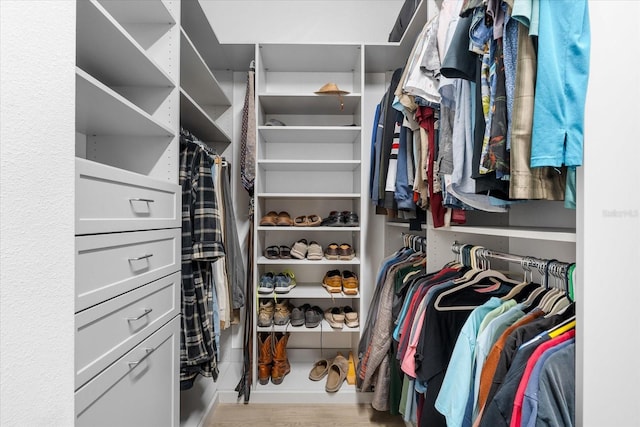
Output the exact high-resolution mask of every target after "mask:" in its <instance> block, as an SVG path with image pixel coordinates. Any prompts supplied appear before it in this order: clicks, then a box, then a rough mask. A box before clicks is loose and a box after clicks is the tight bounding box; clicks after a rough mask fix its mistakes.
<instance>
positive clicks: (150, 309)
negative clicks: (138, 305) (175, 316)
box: [127, 308, 153, 322]
mask: <svg viewBox="0 0 640 427" xmlns="http://www.w3.org/2000/svg"><path fill="white" fill-rule="evenodd" d="M152 311H153V309H152V308H145V309H144V313H142V314H141V315H140V316H138V317H127V322H133V321H134V320H140V319H142V318H143V317H144V316H146V315H148V314H149V313H151V312H152Z"/></svg>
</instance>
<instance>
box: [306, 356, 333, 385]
mask: <svg viewBox="0 0 640 427" xmlns="http://www.w3.org/2000/svg"><path fill="white" fill-rule="evenodd" d="M331 362H332V361H331V360H329V359H320V360H317V361H316V362H315V363H314V364H313V367H312V368H311V372H309V379H310V380H311V381H320V380H321V379H323V378H324V377H326V376H327V374H328V373H329V366H331Z"/></svg>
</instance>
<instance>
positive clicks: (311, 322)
mask: <svg viewBox="0 0 640 427" xmlns="http://www.w3.org/2000/svg"><path fill="white" fill-rule="evenodd" d="M323 317H324V311H322V309H321V308H320V307H318V306H317V305H314V306H313V307H311V308H310V309H308V310H307V311H306V313H305V314H304V326H306V327H307V328H315V327H316V326H318V325H319V324H320V322H322V318H323Z"/></svg>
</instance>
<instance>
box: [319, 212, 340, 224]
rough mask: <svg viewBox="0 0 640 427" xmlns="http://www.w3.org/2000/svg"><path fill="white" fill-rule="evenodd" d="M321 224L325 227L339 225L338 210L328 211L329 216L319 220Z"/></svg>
mask: <svg viewBox="0 0 640 427" xmlns="http://www.w3.org/2000/svg"><path fill="white" fill-rule="evenodd" d="M320 225H322V226H325V227H340V226H341V225H342V224H340V213H339V212H338V211H331V212H329V216H328V217H326V218H325V219H323V220H322V221H321V224H320Z"/></svg>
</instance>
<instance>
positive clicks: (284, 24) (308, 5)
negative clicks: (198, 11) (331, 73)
mask: <svg viewBox="0 0 640 427" xmlns="http://www.w3.org/2000/svg"><path fill="white" fill-rule="evenodd" d="M403 3H404V0H268V1H267V0H241V1H238V0H204V1H202V7H203V9H204V11H205V13H206V14H207V17H208V18H209V20H210V21H211V23H212V26H213V28H214V29H215V32H216V35H217V36H218V38H219V39H220V42H222V43H313V42H323V43H332V42H335V43H365V42H366V43H374V42H376V43H377V42H386V41H387V40H388V37H389V32H390V31H391V29H392V28H393V24H394V23H395V20H396V17H397V15H398V12H399V11H400V8H401V7H402V4H403Z"/></svg>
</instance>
